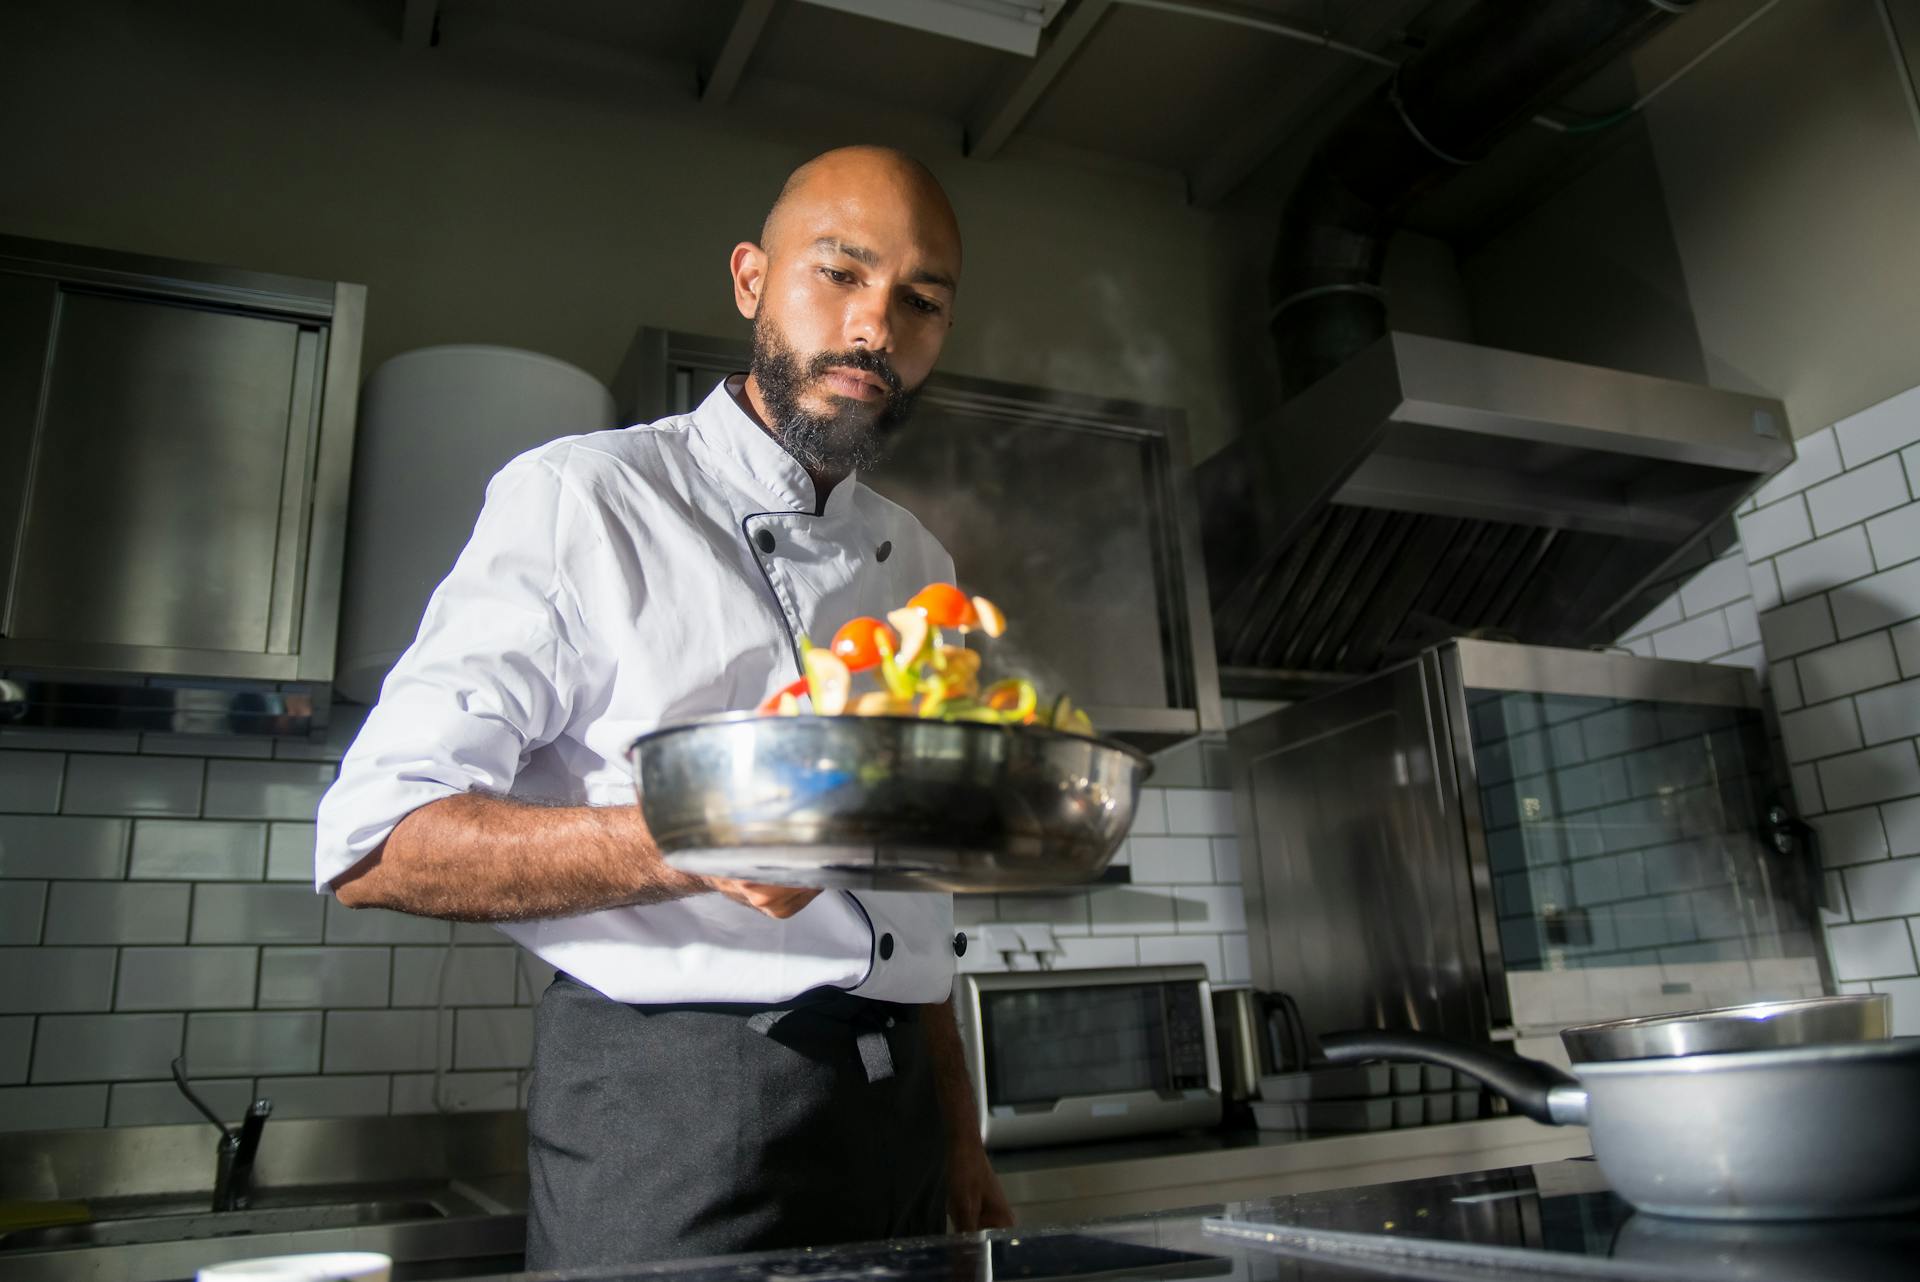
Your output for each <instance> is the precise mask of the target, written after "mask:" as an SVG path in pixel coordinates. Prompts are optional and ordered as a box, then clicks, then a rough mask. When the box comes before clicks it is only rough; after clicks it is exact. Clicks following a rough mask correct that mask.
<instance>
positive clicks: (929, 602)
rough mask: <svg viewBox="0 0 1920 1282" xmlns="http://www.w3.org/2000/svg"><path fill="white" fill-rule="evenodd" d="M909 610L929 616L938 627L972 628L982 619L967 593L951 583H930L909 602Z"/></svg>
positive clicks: (928, 618)
mask: <svg viewBox="0 0 1920 1282" xmlns="http://www.w3.org/2000/svg"><path fill="white" fill-rule="evenodd" d="M907 608H908V609H909V610H918V611H920V613H922V614H924V615H926V616H927V622H928V623H931V624H932V625H933V626H934V627H936V628H970V627H973V626H974V625H975V624H977V623H978V622H979V621H980V616H979V615H978V614H977V613H975V611H974V608H973V602H972V601H970V600H968V599H967V594H966V593H964V592H962V591H961V590H960V589H959V588H956V587H954V586H953V584H951V583H929V584H927V586H926V587H924V588H921V589H920V590H919V591H918V592H916V593H915V594H914V596H913V599H912V600H911V601H909V602H907Z"/></svg>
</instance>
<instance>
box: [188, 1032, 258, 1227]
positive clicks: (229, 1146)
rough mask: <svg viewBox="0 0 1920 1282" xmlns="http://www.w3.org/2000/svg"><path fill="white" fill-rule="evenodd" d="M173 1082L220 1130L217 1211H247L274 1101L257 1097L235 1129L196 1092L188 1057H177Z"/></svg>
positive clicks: (215, 1184) (215, 1193)
mask: <svg viewBox="0 0 1920 1282" xmlns="http://www.w3.org/2000/svg"><path fill="white" fill-rule="evenodd" d="M173 1084H174V1085H175V1086H178V1087H179V1088H180V1093H181V1094H182V1095H184V1096H186V1097H187V1102H188V1103H190V1104H192V1105H193V1106H194V1107H195V1108H197V1109H199V1110H200V1112H201V1113H202V1114H203V1115H204V1116H205V1117H206V1119H207V1120H208V1121H209V1122H212V1123H213V1124H214V1126H215V1127H217V1128H218V1129H219V1131H220V1144H219V1147H218V1148H216V1149H215V1150H214V1153H215V1157H216V1160H217V1166H216V1168H215V1173H214V1177H213V1209H214V1210H216V1211H244V1210H246V1209H247V1206H248V1205H249V1204H250V1203H251V1202H252V1201H253V1159H254V1156H255V1154H257V1153H258V1152H259V1151H260V1132H262V1131H264V1130H265V1129H266V1127H267V1119H268V1118H269V1117H271V1116H273V1101H272V1100H270V1099H257V1100H255V1101H254V1102H253V1105H252V1107H250V1108H249V1109H247V1115H246V1117H244V1118H243V1119H241V1122H240V1129H239V1130H237V1131H236V1130H234V1129H233V1128H232V1127H230V1126H228V1125H227V1124H226V1123H225V1122H223V1121H221V1120H220V1115H219V1114H218V1113H215V1112H214V1111H213V1110H212V1109H211V1108H209V1107H207V1102H206V1101H205V1100H203V1099H201V1098H200V1096H199V1095H198V1094H196V1093H195V1092H194V1089H193V1087H192V1086H190V1085H188V1083H187V1065H186V1060H185V1059H184V1058H175V1059H174V1061H173Z"/></svg>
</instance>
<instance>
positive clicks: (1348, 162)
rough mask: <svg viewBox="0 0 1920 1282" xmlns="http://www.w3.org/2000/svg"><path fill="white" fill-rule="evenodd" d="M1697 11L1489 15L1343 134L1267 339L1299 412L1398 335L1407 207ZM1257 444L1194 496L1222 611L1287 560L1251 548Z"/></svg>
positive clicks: (1304, 219)
mask: <svg viewBox="0 0 1920 1282" xmlns="http://www.w3.org/2000/svg"><path fill="white" fill-rule="evenodd" d="M1691 5H1692V0H1684V2H1683V0H1552V2H1551V3H1542V0H1482V2H1481V3H1480V4H1477V5H1475V6H1473V7H1472V8H1471V9H1469V10H1468V11H1467V12H1466V13H1464V14H1463V15H1462V16H1461V17H1460V18H1459V19H1458V20H1457V21H1455V22H1454V23H1453V24H1451V25H1450V26H1448V27H1446V28H1444V29H1443V30H1442V31H1440V32H1439V33H1438V34H1437V35H1435V36H1434V38H1433V39H1432V41H1431V42H1430V43H1429V44H1428V46H1427V47H1426V48H1425V49H1423V50H1421V52H1420V53H1418V54H1417V55H1415V56H1414V57H1412V58H1410V59H1408V60H1407V61H1406V62H1404V63H1402V64H1401V65H1400V67H1399V69H1398V70H1397V71H1396V72H1395V73H1394V76H1393V79H1392V80H1391V81H1390V82H1389V83H1388V84H1386V85H1385V86H1383V87H1382V88H1381V90H1380V91H1379V92H1378V93H1376V94H1374V95H1372V96H1371V97H1369V98H1368V99H1367V100H1366V101H1365V102H1363V103H1362V104H1361V105H1360V106H1359V107H1358V108H1356V109H1355V110H1354V111H1353V112H1352V113H1351V114H1349V115H1348V116H1347V118H1346V119H1345V120H1343V121H1342V122H1341V123H1340V124H1339V125H1337V126H1335V128H1334V130H1333V132H1332V133H1330V134H1329V135H1328V136H1327V137H1326V138H1325V139H1324V140H1323V141H1322V142H1321V144H1320V146H1319V147H1318V148H1317V149H1316V150H1315V152H1314V155H1313V158H1312V159H1311V160H1310V161H1309V162H1308V164H1307V168H1306V170H1305V172H1304V173H1303V174H1302V175H1301V178H1300V181H1299V184H1298V185H1297V186H1296V187H1295V188H1294V192H1293V195H1292V196H1291V198H1289V200H1288V201H1287V205H1286V210H1285V212H1284V214H1283V215H1282V218H1281V225H1280V237H1279V242H1278V246H1277V248H1276V250H1275V253H1274V260H1273V270H1272V275H1271V279H1270V292H1269V295H1268V296H1269V298H1271V299H1272V300H1273V301H1272V305H1271V310H1270V311H1269V313H1268V315H1269V322H1268V327H1269V332H1270V333H1271V335H1272V338H1273V342H1274V344H1275V346H1276V348H1277V349H1278V355H1279V363H1280V391H1281V396H1282V399H1283V400H1287V399H1291V398H1292V397H1294V396H1296V395H1298V394H1299V393H1300V392H1302V391H1304V390H1305V389H1306V388H1308V387H1310V386H1311V385H1312V384H1314V383H1315V382H1317V381H1318V380H1319V379H1320V378H1321V377H1323V376H1324V375H1326V374H1327V373H1329V372H1331V371H1332V370H1334V369H1336V368H1338V367H1339V366H1340V365H1341V364H1343V363H1344V362H1345V361H1346V360H1347V359H1348V358H1349V357H1351V356H1353V355H1354V354H1355V353H1357V352H1359V351H1360V350H1362V349H1363V348H1365V347H1367V346H1368V345H1369V344H1371V343H1373V342H1374V341H1375V340H1376V339H1378V338H1379V337H1381V336H1382V335H1383V334H1385V333H1386V331H1387V297H1386V290H1385V289H1384V288H1383V287H1382V285H1381V274H1382V269H1383V268H1384V266H1385V263H1386V251H1387V245H1388V243H1389V241H1390V240H1391V239H1392V236H1393V233H1394V231H1395V230H1396V229H1397V227H1398V224H1399V221H1400V217H1401V215H1402V213H1403V212H1404V211H1405V209H1406V207H1407V205H1408V204H1409V203H1410V202H1411V201H1412V200H1413V199H1414V197H1416V196H1418V195H1419V194H1421V193H1422V192H1424V191H1426V190H1428V189H1430V188H1432V187H1434V186H1436V185H1438V184H1439V183H1441V182H1444V181H1445V180H1446V179H1447V178H1448V177H1449V176H1451V175H1452V174H1453V173H1455V172H1456V171H1458V170H1460V169H1462V168H1464V167H1466V166H1468V165H1471V164H1473V163H1475V162H1476V161H1478V160H1480V159H1481V158H1482V157H1484V156H1485V155H1486V154H1487V152H1488V151H1489V150H1491V149H1492V147H1493V145H1494V144H1495V143H1496V142H1497V141H1498V140H1499V139H1500V138H1501V137H1503V136H1504V135H1506V134H1507V133H1509V132H1510V131H1512V130H1513V129H1514V128H1515V127H1517V126H1519V125H1521V124H1523V123H1524V122H1526V121H1527V120H1528V119H1529V118H1531V117H1532V116H1533V115H1534V114H1535V113H1536V112H1538V111H1539V110H1540V109H1541V108H1542V107H1544V106H1546V105H1548V104H1549V103H1551V102H1553V101H1554V100H1555V99H1557V98H1558V97H1559V96H1560V95H1562V94H1564V93H1565V92H1566V91H1567V90H1569V89H1571V88H1573V87H1575V86H1577V85H1578V84H1580V83H1581V82H1582V81H1584V80H1585V79H1587V78H1588V77H1590V76H1591V75H1593V74H1594V72H1596V71H1597V70H1599V68H1600V67H1601V66H1603V65H1604V64H1605V63H1607V62H1608V61H1610V60H1611V59H1612V58H1614V57H1616V56H1617V55H1618V54H1619V53H1621V52H1622V51H1623V50H1625V49H1627V48H1630V47H1632V46H1633V45H1635V44H1637V43H1639V42H1640V41H1642V40H1644V39H1645V38H1646V37H1647V36H1648V35H1650V34H1651V33H1652V32H1654V31H1655V30H1657V29H1658V28H1660V27H1661V26H1663V25H1665V24H1666V23H1668V22H1671V21H1672V20H1673V18H1674V17H1675V16H1677V15H1679V14H1681V13H1684V12H1686V11H1687V9H1688V8H1690V7H1691ZM1247 449H1248V443H1247V440H1246V438H1245V437H1244V436H1243V437H1241V438H1239V439H1236V440H1235V441H1232V442H1230V443H1229V444H1228V445H1227V446H1226V447H1225V448H1223V449H1221V450H1220V451H1218V452H1217V453H1215V454H1213V455H1212V456H1210V457H1209V458H1207V459H1206V460H1205V461H1203V462H1202V463H1201V464H1200V466H1199V468H1198V469H1197V471H1196V478H1195V479H1196V486H1197V489H1198V492H1199V497H1200V507H1201V511H1202V513H1203V518H1202V520H1203V544H1204V547H1205V553H1206V562H1207V571H1208V579H1209V581H1210V589H1211V594H1212V598H1213V601H1214V603H1215V605H1216V606H1217V605H1218V604H1219V603H1220V602H1221V601H1223V600H1224V599H1226V598H1227V597H1228V596H1230V595H1231V594H1232V593H1233V592H1234V591H1235V589H1236V588H1237V587H1238V586H1239V584H1240V583H1241V582H1242V580H1243V579H1244V578H1245V577H1246V576H1247V575H1248V574H1250V573H1253V572H1256V571H1257V570H1258V569H1259V567H1260V565H1261V564H1263V563H1264V561H1265V560H1266V559H1267V557H1269V556H1271V555H1272V554H1274V553H1275V551H1276V549H1269V548H1261V547H1259V546H1257V540H1255V539H1254V538H1253V537H1252V536H1251V531H1252V530H1253V529H1255V528H1256V526H1257V524H1258V523H1257V522H1255V521H1254V520H1253V519H1251V517H1250V515H1249V514H1250V512H1251V511H1252V510H1253V507H1252V505H1254V504H1257V503H1259V502H1260V501H1261V496H1260V495H1259V494H1257V493H1255V492H1253V491H1254V483H1253V478H1254V477H1255V476H1257V475H1258V469H1257V468H1254V467H1252V466H1250V461H1249V459H1248V458H1247V457H1246V451H1247Z"/></svg>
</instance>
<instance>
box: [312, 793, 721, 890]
mask: <svg viewBox="0 0 1920 1282" xmlns="http://www.w3.org/2000/svg"><path fill="white" fill-rule="evenodd" d="M711 889H713V886H712V884H711V883H710V882H708V881H707V880H705V879H704V878H701V877H694V876H690V875H688V874H686V873H680V872H675V871H674V870H673V869H672V868H670V867H668V866H667V864H666V863H665V862H664V861H663V860H662V859H661V858H660V852H659V849H658V847H656V846H655V845H654V843H653V838H652V836H651V835H650V834H649V833H648V832H647V826H646V820H645V819H643V818H642V817H641V814H640V809H639V807H638V806H565V807H547V806H530V805H527V804H525V803H524V802H516V801H512V800H508V799H506V798H502V797H494V796H488V795H486V794H483V793H462V794H460V795H458V796H452V797H444V798H442V799H440V800H439V801H434V802H429V803H428V804H426V805H424V806H421V807H420V808H419V809H418V810H415V811H413V812H412V813H411V814H409V815H407V816H406V818H404V819H402V820H401V821H400V822H399V824H398V825H397V826H395V828H394V830H393V831H392V832H391V833H389V834H388V836H387V839H386V841H385V842H384V843H383V844H382V845H381V846H380V848H379V849H378V850H376V851H375V852H374V853H373V854H371V855H369V856H368V857H367V858H366V859H364V860H362V861H361V862H360V863H358V864H356V865H355V866H354V867H353V868H352V869H350V870H348V871H347V872H346V873H344V874H343V875H342V876H341V877H339V878H338V879H336V880H335V882H334V893H335V894H336V895H337V896H339V899H340V902H341V903H343V904H346V905H347V906H348V907H349V908H393V909H398V910H399V911H401V912H407V913H415V914H418V915H420V916H423V917H443V918H451V919H453V920H455V921H525V920H531V919H535V918H543V917H571V916H576V915H578V914H580V913H587V912H594V911H596V910H598V909H602V908H615V907H619V906H621V905H625V904H645V903H657V902H660V901H662V900H667V899H679V898H682V897H684V896H686V895H693V894H699V893H701V892H703V891H708V890H711Z"/></svg>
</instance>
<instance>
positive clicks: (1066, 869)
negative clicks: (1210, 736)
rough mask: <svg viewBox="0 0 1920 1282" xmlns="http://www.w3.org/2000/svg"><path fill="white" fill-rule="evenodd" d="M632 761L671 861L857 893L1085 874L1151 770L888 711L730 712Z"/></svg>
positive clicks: (989, 885)
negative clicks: (833, 713) (871, 714)
mask: <svg viewBox="0 0 1920 1282" xmlns="http://www.w3.org/2000/svg"><path fill="white" fill-rule="evenodd" d="M628 757H629V759H630V761H631V762H632V765H633V771H634V778H635V781H636V782H637V784H638V786H639V793H640V809H641V812H642V813H643V814H644V815H645V816H646V820H647V826H648V828H649V829H650V830H651V832H652V835H653V839H654V841H655V842H656V843H657V844H658V845H659V847H660V851H661V853H662V854H663V855H664V856H665V857H666V860H667V862H668V863H669V864H671V865H672V866H673V867H675V868H678V869H680V870H682V871H683V872H691V873H698V874H701V875H703V876H718V877H737V878H741V879H743V880H747V881H759V882H769V883H772V884H775V885H793V886H821V887H848V888H853V889H859V888H870V889H894V890H943V891H961V892H965V891H995V890H1019V889H1026V888H1032V887H1041V886H1060V885H1072V884H1075V883H1079V882H1086V881H1089V880H1091V879H1092V878H1094V877H1096V876H1098V875H1099V873H1100V871H1101V870H1102V869H1103V868H1105V867H1106V865H1107V862H1108V861H1109V860H1111V859H1112V858H1113V855H1114V852H1115V851H1116V850H1118V849H1119V847H1120V843H1121V842H1122V841H1123V840H1125V838H1126V835H1127V829H1128V827H1129V826H1130V825H1131V824H1132V822H1133V814H1134V809H1135V807H1136V806H1137V805H1138V803H1139V800H1140V787H1141V785H1142V784H1143V783H1144V782H1145V781H1146V779H1147V776H1148V775H1150V774H1151V773H1152V772H1153V762H1152V761H1151V760H1150V759H1149V758H1148V757H1147V756H1146V754H1144V753H1142V752H1140V751H1138V750H1137V749H1135V748H1132V747H1129V746H1128V745H1126V744H1123V743H1116V742H1114V741H1112V740H1110V739H1097V738H1091V737H1088V736H1083V735H1073V734H1067V733H1064V732H1062V731H1056V730H1048V729H1042V728H1040V727H1037V726H1013V725H989V724H984V723H980V722H964V721H956V722H948V721H935V720H930V719H922V718H919V717H885V716H882V717H858V716H840V717H814V716H801V717H767V716H756V715H754V714H752V713H729V714H726V715H724V716H719V717H711V718H706V719H703V720H700V721H696V722H692V723H689V724H686V725H679V726H672V727H668V728H666V729H663V730H656V731H653V732H652V733H650V734H646V735H642V736H641V737H640V738H639V739H636V740H635V741H634V743H633V746H632V747H631V748H630V749H629V750H628Z"/></svg>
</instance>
